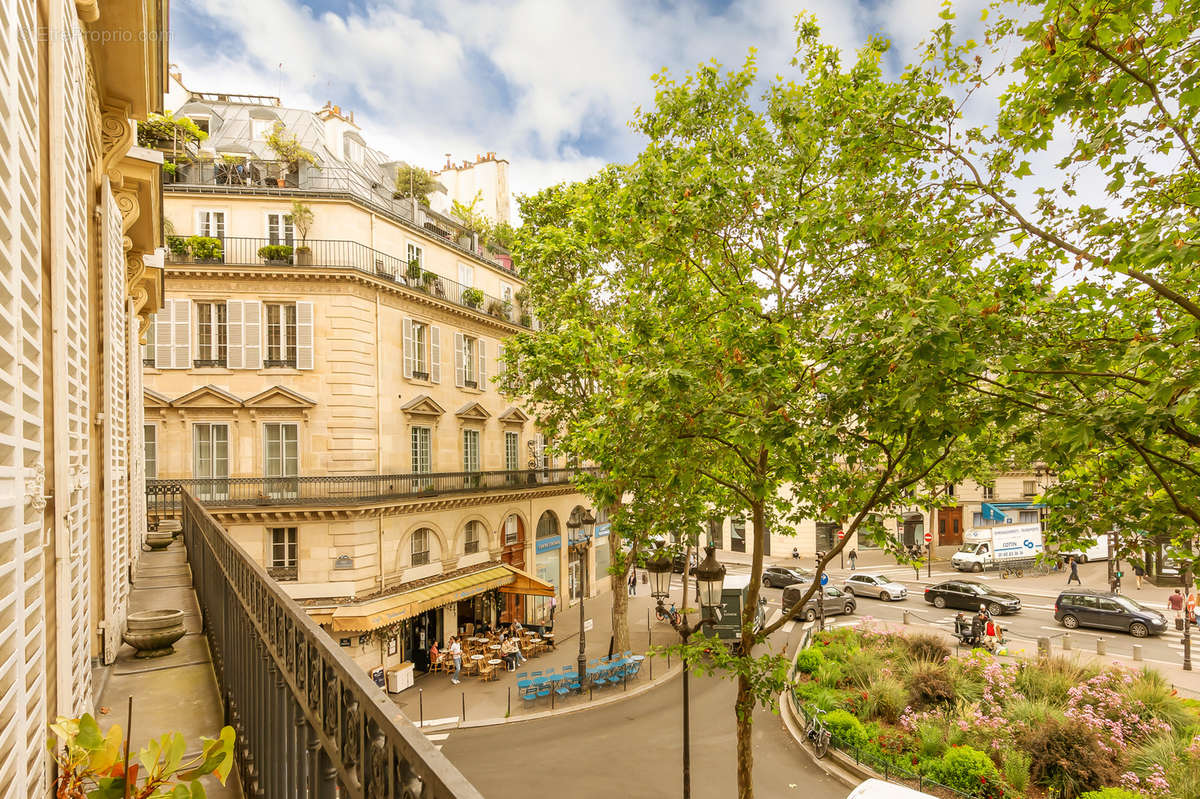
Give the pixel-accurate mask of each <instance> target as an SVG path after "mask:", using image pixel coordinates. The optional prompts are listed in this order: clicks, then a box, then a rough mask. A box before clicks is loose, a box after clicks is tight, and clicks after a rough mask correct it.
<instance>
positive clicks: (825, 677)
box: [813, 660, 846, 688]
mask: <svg viewBox="0 0 1200 799" xmlns="http://www.w3.org/2000/svg"><path fill="white" fill-rule="evenodd" d="M813 676H814V677H815V678H816V680H817V682H819V683H821V685H824V686H827V687H829V688H841V687H842V683H843V681H845V679H846V670H845V669H843V668H842V664H841V663H835V662H834V661H832V660H825V661H822V662H821V665H820V666H818V667H817V673H816V674H815V675H813Z"/></svg>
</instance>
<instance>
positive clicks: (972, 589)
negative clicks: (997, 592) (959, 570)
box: [963, 583, 987, 594]
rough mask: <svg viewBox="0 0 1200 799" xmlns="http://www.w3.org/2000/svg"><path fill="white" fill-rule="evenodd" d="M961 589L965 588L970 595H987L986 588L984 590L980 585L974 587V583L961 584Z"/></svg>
mask: <svg viewBox="0 0 1200 799" xmlns="http://www.w3.org/2000/svg"><path fill="white" fill-rule="evenodd" d="M963 588H965V589H966V590H967V592H968V593H971V594H986V593H987V589H986V588H984V587H983V586H982V585H976V584H975V583H963Z"/></svg>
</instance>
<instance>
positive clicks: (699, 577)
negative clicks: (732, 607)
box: [646, 546, 725, 799]
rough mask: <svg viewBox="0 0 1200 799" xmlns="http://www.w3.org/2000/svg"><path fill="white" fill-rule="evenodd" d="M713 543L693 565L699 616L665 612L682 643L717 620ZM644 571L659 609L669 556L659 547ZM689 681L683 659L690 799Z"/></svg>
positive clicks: (721, 574)
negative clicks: (691, 619)
mask: <svg viewBox="0 0 1200 799" xmlns="http://www.w3.org/2000/svg"><path fill="white" fill-rule="evenodd" d="M715 553H716V547H712V546H706V547H705V548H704V560H703V561H701V563H700V565H699V566H697V567H696V593H698V594H699V595H700V618H699V619H698V620H697V621H696V623H695V624H693V625H689V624H688V623H687V621H686V619H684V618H683V617H682V616H680V615H671V614H666V615H667V618H668V619H669V620H670V622H671V626H672V627H674V628H675V631H676V632H677V633H679V637H680V638H682V639H683V642H684V644H686V643H687V641H688V639H689V638H690V637H691V636H692V633H694V632H696V631H697V630H699V629H700V628H702V627H703V626H704V625H705V624H711V623H713V622H716V621H720V620H721V591H722V589H723V588H724V585H725V566H724V564H722V563H720V562H719V561H718V560H717V557H716V554H715ZM646 571H648V572H649V573H650V586H651V591H650V593H651V596H653V597H655V598H656V599H657V600H658V607H659V609H660V610H662V609H663V600H664V599H666V597H667V595H668V593H669V591H670V587H671V559H670V557H668V556H667V554H666V553H665V552H663V551H662V550H661V549H660V550H659V551H658V552H657V553H656V555H655V558H654V560H652V561H650V562H649V563H647V564H646ZM683 582H684V589H685V590H684V592H683V595H684V596H685V597H686V596H687V590H686V588H687V564H684V571H683ZM688 697H689V683H688V664H687V659H686V658H685V659H684V661H683V797H684V799H690V798H691V795H692V755H691V748H692V744H691V736H692V731H691V713H690V707H689V705H690V702H689V698H688Z"/></svg>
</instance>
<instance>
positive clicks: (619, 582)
mask: <svg viewBox="0 0 1200 799" xmlns="http://www.w3.org/2000/svg"><path fill="white" fill-rule="evenodd" d="M622 543H623V542H622V541H621V535H620V533H618V532H617V531H616V530H615V529H611V530H610V531H609V534H608V552H609V556H610V557H614V558H623V559H624V561H625V568H624V569H623V570H621V572H620V573H619V574H610V575H609V579H610V581H611V585H612V592H613V605H612V635H613V651H614V652H624V651H626V650H627V649H633V647H631V646H630V645H629V571H630V569H631V568H632V566H633V553H632V552H630V553H627V554H622V552H623V547H622Z"/></svg>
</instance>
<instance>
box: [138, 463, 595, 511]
mask: <svg viewBox="0 0 1200 799" xmlns="http://www.w3.org/2000/svg"><path fill="white" fill-rule="evenodd" d="M595 472H596V469H595V467H581V468H567V469H518V470H514V471H498V472H440V473H409V474H355V475H329V476H323V477H226V478H219V479H208V478H184V479H178V480H147V481H146V501H147V508H148V510H149V513H150V515H152V516H157V517H159V518H162V517H164V516H174V515H175V511H176V509H177V508H178V506H179V503H180V501H181V497H182V496H183V494H185V493H186V494H188V495H192V496H195V497H196V498H198V499H199V500H200V501H201V502H203V503H204V505H205V506H206V507H212V508H247V507H255V506H278V505H289V506H293V505H308V506H326V505H361V504H367V503H372V504H374V503H383V502H401V501H406V500H420V499H428V498H430V497H442V496H452V495H455V494H475V493H479V492H481V491H504V490H513V489H522V488H541V487H544V486H554V485H569V484H570V483H572V482H573V481H574V478H575V476H576V475H577V474H580V473H587V474H594V473H595Z"/></svg>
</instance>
